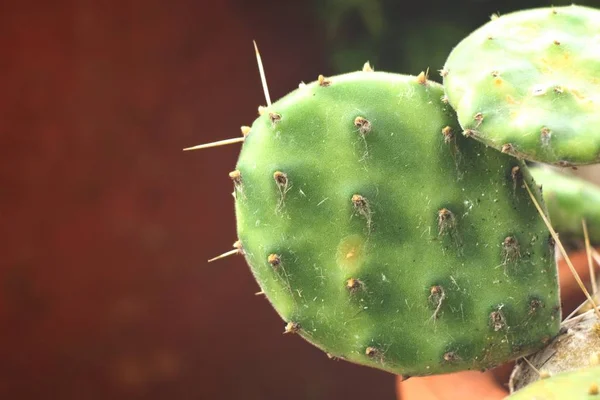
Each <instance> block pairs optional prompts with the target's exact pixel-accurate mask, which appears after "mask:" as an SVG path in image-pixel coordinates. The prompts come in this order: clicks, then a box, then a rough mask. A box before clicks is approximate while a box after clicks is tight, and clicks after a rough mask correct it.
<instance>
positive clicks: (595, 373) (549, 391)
mask: <svg viewBox="0 0 600 400" xmlns="http://www.w3.org/2000/svg"><path fill="white" fill-rule="evenodd" d="M599 385H600V366H596V367H590V368H584V369H580V370H577V371H571V372H563V373H560V374H558V375H554V376H551V377H548V378H545V379H540V380H539V381H536V382H534V383H532V384H531V385H529V386H526V387H524V388H523V389H521V390H518V391H516V392H515V393H514V394H512V395H510V396H508V397H507V400H565V399H569V400H598V399H600V390H599Z"/></svg>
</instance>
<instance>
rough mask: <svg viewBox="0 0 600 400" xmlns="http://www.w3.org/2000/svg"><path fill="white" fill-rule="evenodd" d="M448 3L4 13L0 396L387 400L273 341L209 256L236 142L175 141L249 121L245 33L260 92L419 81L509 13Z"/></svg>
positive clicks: (0, 45)
mask: <svg viewBox="0 0 600 400" xmlns="http://www.w3.org/2000/svg"><path fill="white" fill-rule="evenodd" d="M436 2H438V3H443V4H446V3H445V2H444V1H442V0H439V1H438V0H436ZM462 3H464V5H465V6H464V7H462V8H454V9H451V10H448V9H445V8H443V7H433V6H432V7H431V8H430V10H432V11H433V10H437V14H436V15H433V14H432V13H430V12H427V13H423V12H422V10H415V11H411V12H412V13H411V12H409V11H408V10H406V9H402V8H401V7H400V3H399V2H397V1H384V0H377V1H375V0H373V1H372V2H356V1H352V2H351V1H346V2H345V1H338V0H327V1H322V2H318V1H317V2H316V5H315V4H313V3H312V2H298V1H275V0H254V1H251V0H235V1H234V0H223V1H212V2H210V1H192V0H180V1H175V2H167V1H158V0H147V1H141V0H123V1H103V2H100V1H91V0H80V1H76V0H55V1H44V0H39V1H35V0H23V1H12V2H9V1H5V2H1V3H0V49H1V52H0V163H1V166H0V240H1V241H0V243H1V245H0V246H1V247H0V248H1V249H2V257H0V339H1V342H0V397H1V398H6V399H40V398H43V399H66V400H71V399H73V400H74V399H77V400H80V399H84V400H86V399H91V400H95V399H238V398H239V399H242V398H243V399H284V398H285V399H292V400H293V399H315V400H320V399H333V398H335V399H346V400H350V399H364V398H372V399H393V398H394V379H393V378H394V377H393V376H391V375H389V374H385V373H382V372H379V371H375V370H372V369H368V368H365V367H357V366H354V365H350V364H347V363H344V362H341V361H338V362H336V361H331V360H329V359H328V358H327V357H326V356H325V355H324V354H323V353H321V352H320V351H319V350H316V349H315V348H313V347H312V346H310V345H308V344H307V343H305V342H303V341H302V339H300V338H299V337H289V336H288V335H285V336H284V335H282V331H283V323H282V321H281V320H280V319H279V317H278V316H277V315H276V314H275V312H274V311H273V310H272V308H271V306H270V305H269V304H268V303H267V301H266V300H265V299H264V298H262V297H258V296H255V295H254V293H255V292H256V291H257V290H258V287H257V285H256V284H255V283H254V280H253V278H252V277H251V274H250V272H249V270H248V268H247V266H246V265H245V263H244V261H243V259H242V258H241V257H237V256H236V257H229V258H228V259H224V260H220V261H218V262H215V263H213V264H207V263H206V260H207V259H208V258H210V257H212V256H215V255H217V254H220V253H222V252H224V251H226V250H229V249H230V248H231V244H232V243H233V242H234V241H235V239H236V237H235V222H234V215H233V199H232V197H231V190H232V187H231V182H230V179H229V178H228V176H227V173H228V172H229V171H231V170H232V169H233V166H234V164H235V160H236V158H237V154H238V151H239V146H238V145H233V146H228V147H222V148H217V149H211V150H204V151H201V152H194V153H183V152H182V151H181V149H182V148H183V147H187V146H190V145H195V144H199V143H204V142H210V141H214V140H220V139H225V138H230V137H236V136H238V135H240V131H239V128H240V126H241V125H250V124H251V123H252V121H253V119H254V118H255V117H256V115H257V107H258V106H259V105H262V104H264V98H263V93H262V88H261V85H260V79H259V75H258V71H257V67H256V61H255V58H254V50H253V48H252V40H253V39H256V40H257V42H258V44H259V46H260V49H261V53H262V56H263V61H264V64H265V68H266V72H267V78H268V81H269V86H270V89H271V90H270V91H271V97H272V98H273V99H277V98H279V97H281V96H282V95H283V94H285V93H287V92H288V91H290V90H292V89H294V88H295V87H296V86H297V84H298V83H299V82H300V81H311V80H314V79H315V78H316V77H317V75H318V74H320V73H323V74H325V75H328V74H333V73H336V72H340V70H341V69H345V70H348V69H349V68H350V66H352V69H357V68H360V66H361V65H362V62H364V61H366V60H365V58H367V59H370V60H371V61H375V67H376V68H377V67H379V66H381V67H382V68H379V69H387V70H395V71H397V72H406V73H412V74H415V73H418V72H420V71H421V70H422V69H425V68H427V67H431V69H432V70H435V69H437V68H439V67H440V63H441V62H442V61H440V60H443V59H444V58H445V55H446V54H447V53H448V49H449V47H451V46H452V45H453V44H454V43H456V42H457V40H458V39H459V38H460V35H464V34H465V33H466V32H469V31H470V30H471V29H473V28H474V27H476V26H478V25H480V24H481V23H483V22H485V18H487V15H489V13H491V12H493V11H510V10H513V9H516V8H517V7H518V6H517V5H516V3H518V2H517V1H516V0H515V1H512V3H513V4H512V5H511V6H508V5H507V6H504V7H500V6H498V5H497V4H495V3H494V2H488V1H484V0H477V1H475V0H464V1H462ZM467 3H477V7H471V6H468V4H467ZM484 3H486V4H485V6H486V7H487V8H485V7H483V5H484ZM530 3H535V2H534V1H530ZM537 3H545V2H542V1H537ZM353 7H354V8H353ZM386 7H387V8H386ZM498 9H499V10H498ZM465 10H469V12H473V13H475V12H477V13H478V16H477V17H469V15H466V12H465ZM490 10H491V11H490ZM448 12H453V13H454V14H455V15H454V16H453V17H449V16H448ZM460 13H463V14H465V15H463V16H459V15H460ZM317 14H318V15H317ZM400 16H402V18H404V21H403V22H402V23H400V22H401V21H400V19H399V18H400ZM384 17H389V19H390V20H393V21H395V22H393V23H390V22H389V20H387V21H388V22H386V20H385V19H384ZM394 18H396V20H394ZM458 18H463V21H464V20H468V21H470V25H469V24H465V23H464V22H460V21H459V20H458ZM469 18H470V19H469ZM396 22H397V23H396ZM442 22H444V24H442ZM426 24H429V25H426ZM431 27H436V28H435V29H439V32H441V33H440V34H438V36H437V39H439V41H438V40H437V39H436V37H434V36H435V32H434V33H432V30H431ZM400 30H402V32H400ZM336 32H337V34H338V36H339V37H340V38H341V40H339V41H337V42H336V41H335V40H332V37H336ZM448 32H454V36H448ZM432 35H434V36H432ZM390 38H395V39H394V40H391V39H390ZM432 38H433V39H432ZM436 43H437V44H439V46H438V47H435V46H436ZM423 44H425V45H423ZM419 51H420V53H419ZM430 55H431V57H434V59H433V61H432V59H430V58H428V57H429V56H430ZM371 56H372V57H371ZM358 61H360V63H358Z"/></svg>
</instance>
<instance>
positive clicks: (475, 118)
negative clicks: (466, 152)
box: [442, 6, 600, 166]
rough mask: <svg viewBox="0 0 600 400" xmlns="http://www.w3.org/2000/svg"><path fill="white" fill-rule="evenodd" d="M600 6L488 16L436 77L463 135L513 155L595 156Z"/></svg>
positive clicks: (599, 155) (567, 160)
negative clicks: (443, 89) (485, 21)
mask: <svg viewBox="0 0 600 400" xmlns="http://www.w3.org/2000/svg"><path fill="white" fill-rule="evenodd" d="M598 21H600V10H596V9H592V8H587V7H581V6H567V7H555V8H538V9H531V10H524V11H517V12H513V13H510V14H506V15H503V16H501V17H498V18H493V19H492V21H490V22H488V23H487V24H485V25H483V26H482V27H480V28H479V29H477V30H476V31H474V32H473V33H471V34H470V35H469V36H467V37H466V38H465V39H463V40H462V41H461V42H460V43H459V44H458V45H457V46H456V47H455V48H454V49H453V50H452V52H451V54H450V55H449V57H448V59H447V61H446V64H445V66H444V69H443V70H442V75H443V76H444V87H445V90H446V94H447V96H448V100H449V102H450V104H451V105H452V107H454V109H456V110H457V113H458V120H459V122H460V124H461V126H462V127H463V129H464V131H463V133H464V134H465V135H467V136H471V137H474V138H475V139H477V140H480V141H482V142H484V143H486V144H487V145H489V146H492V147H494V148H496V149H498V150H501V151H503V152H505V153H509V154H512V155H514V156H517V157H520V158H523V159H528V160H535V161H540V162H545V163H549V164H555V165H561V166H570V165H583V164H592V163H598V162H600V23H598Z"/></svg>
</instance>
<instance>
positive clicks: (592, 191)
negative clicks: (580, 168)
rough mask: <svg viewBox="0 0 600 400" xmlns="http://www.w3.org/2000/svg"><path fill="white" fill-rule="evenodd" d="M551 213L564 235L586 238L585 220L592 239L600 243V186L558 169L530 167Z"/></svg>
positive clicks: (553, 221) (558, 230)
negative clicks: (584, 231) (583, 220)
mask: <svg viewBox="0 0 600 400" xmlns="http://www.w3.org/2000/svg"><path fill="white" fill-rule="evenodd" d="M530 171H531V175H533V177H534V179H535V181H536V183H537V184H538V185H541V186H542V195H543V197H544V201H545V202H546V207H547V208H548V213H549V214H550V220H551V221H552V226H553V227H554V229H555V230H556V231H557V232H558V233H559V234H560V235H561V238H566V239H574V240H579V241H581V240H582V239H583V226H582V223H581V220H582V219H585V221H586V224H587V228H588V233H589V235H590V241H591V242H592V243H594V244H597V243H600V187H598V186H597V185H594V184H593V183H591V182H588V181H586V180H584V179H581V178H579V177H576V176H573V175H567V174H564V173H561V172H559V171H557V170H555V169H551V168H542V167H534V168H530Z"/></svg>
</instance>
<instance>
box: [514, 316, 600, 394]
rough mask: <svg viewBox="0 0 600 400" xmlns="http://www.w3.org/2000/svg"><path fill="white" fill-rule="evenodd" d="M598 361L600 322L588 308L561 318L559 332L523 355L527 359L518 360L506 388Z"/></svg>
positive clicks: (524, 385) (519, 388)
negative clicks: (563, 319)
mask: <svg viewBox="0 0 600 400" xmlns="http://www.w3.org/2000/svg"><path fill="white" fill-rule="evenodd" d="M599 363H600V321H599V320H598V317H597V316H596V314H595V313H594V311H593V310H589V311H587V312H586V313H585V314H582V315H580V316H576V317H574V318H571V319H569V320H567V321H564V322H563V323H562V326H561V330H560V335H558V336H556V337H555V338H554V339H553V340H552V341H551V342H550V343H549V344H548V345H547V346H546V347H544V348H543V349H541V350H540V351H538V352H537V353H535V354H531V355H529V356H527V361H525V360H524V359H520V360H518V361H517V363H516V364H515V368H514V369H513V372H512V374H511V376H510V382H509V388H510V391H511V393H512V392H515V391H519V390H521V389H522V388H524V387H527V386H529V385H531V384H532V383H533V382H537V381H538V380H540V379H545V377H547V376H555V375H558V374H560V373H563V372H567V371H575V370H578V369H581V368H588V367H593V366H596V365H598V364H599ZM598 378H600V375H599V376H598ZM598 383H600V381H599V382H598ZM599 398H600V397H599Z"/></svg>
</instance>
